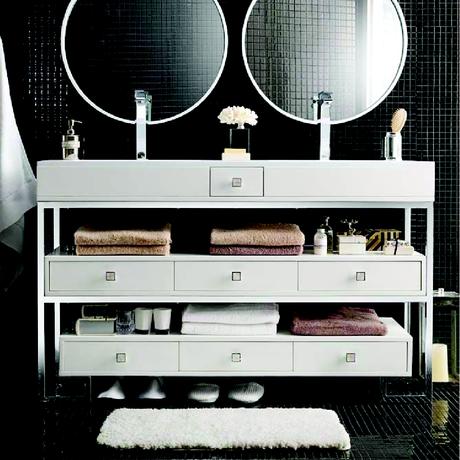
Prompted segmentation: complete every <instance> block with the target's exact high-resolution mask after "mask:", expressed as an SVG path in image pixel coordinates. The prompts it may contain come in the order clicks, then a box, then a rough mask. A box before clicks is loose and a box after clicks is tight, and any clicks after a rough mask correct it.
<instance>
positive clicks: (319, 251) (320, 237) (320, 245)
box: [313, 228, 327, 256]
mask: <svg viewBox="0 0 460 460" xmlns="http://www.w3.org/2000/svg"><path fill="white" fill-rule="evenodd" d="M313 253H314V254H315V256H325V255H326V254H327V235H326V230H324V228H318V230H317V231H316V233H315V236H314V238H313Z"/></svg>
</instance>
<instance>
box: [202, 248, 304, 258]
mask: <svg viewBox="0 0 460 460" xmlns="http://www.w3.org/2000/svg"><path fill="white" fill-rule="evenodd" d="M302 253H303V246H273V247H269V246H211V247H210V248H209V254H213V255H221V256H298V255H300V254H302Z"/></svg>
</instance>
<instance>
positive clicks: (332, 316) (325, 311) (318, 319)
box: [291, 305, 387, 335]
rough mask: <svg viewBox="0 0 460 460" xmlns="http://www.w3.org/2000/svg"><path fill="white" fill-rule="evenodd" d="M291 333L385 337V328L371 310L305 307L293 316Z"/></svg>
mask: <svg viewBox="0 0 460 460" xmlns="http://www.w3.org/2000/svg"><path fill="white" fill-rule="evenodd" d="M291 332H292V333H293V334H296V335H385V334H386V333H387V327H386V325H385V324H384V323H382V321H380V319H379V317H378V316H377V314H376V313H375V310H373V309H372V308H361V307H340V308H337V309H334V310H332V309H331V308H328V307H326V306H321V305H319V306H318V307H306V308H305V310H304V311H302V312H297V313H295V314H294V318H293V320H292V325H291Z"/></svg>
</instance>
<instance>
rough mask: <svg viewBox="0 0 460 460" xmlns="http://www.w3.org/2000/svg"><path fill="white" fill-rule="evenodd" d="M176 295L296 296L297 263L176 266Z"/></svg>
mask: <svg viewBox="0 0 460 460" xmlns="http://www.w3.org/2000/svg"><path fill="white" fill-rule="evenodd" d="M175 289H176V291H229V292H248V291H264V292H265V293H270V292H288V291H289V292H292V291H296V290H297V263H296V262H238V261H235V262H230V261H229V262H217V261H216V262H176V269H175Z"/></svg>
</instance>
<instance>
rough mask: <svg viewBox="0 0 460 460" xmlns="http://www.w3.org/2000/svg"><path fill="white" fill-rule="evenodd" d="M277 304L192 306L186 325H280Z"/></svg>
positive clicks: (183, 316)
mask: <svg viewBox="0 0 460 460" xmlns="http://www.w3.org/2000/svg"><path fill="white" fill-rule="evenodd" d="M279 320H280V314H279V308H278V305H277V304H276V303H238V304H237V303H236V304H229V305H222V304H204V305H203V304H200V305H198V304H190V305H187V307H186V308H185V310H184V312H183V314H182V322H184V323H213V324H244V325H246V324H266V323H269V324H278V322H279Z"/></svg>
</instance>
